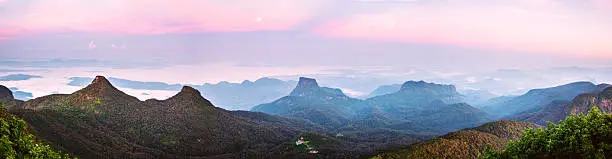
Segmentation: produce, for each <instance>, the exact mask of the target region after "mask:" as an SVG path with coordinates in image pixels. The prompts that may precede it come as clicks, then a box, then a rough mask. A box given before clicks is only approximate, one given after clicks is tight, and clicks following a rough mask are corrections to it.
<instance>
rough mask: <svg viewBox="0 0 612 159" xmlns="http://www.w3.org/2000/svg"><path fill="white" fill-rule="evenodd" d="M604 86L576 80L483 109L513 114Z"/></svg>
mask: <svg viewBox="0 0 612 159" xmlns="http://www.w3.org/2000/svg"><path fill="white" fill-rule="evenodd" d="M605 87H607V85H605V84H603V85H595V84H593V83H591V82H576V83H570V84H566V85H562V86H557V87H552V88H544V89H534V90H530V91H529V92H527V93H526V94H523V95H521V96H518V97H515V98H512V99H510V100H506V101H501V102H499V103H493V104H487V106H485V107H484V108H483V110H485V111H487V112H488V113H491V114H494V115H498V116H507V115H513V114H517V113H521V112H524V111H527V110H530V109H533V108H537V107H544V106H546V105H548V104H550V103H551V102H553V101H556V100H560V101H569V100H572V99H573V98H574V97H576V96H578V95H580V94H583V93H590V92H597V91H601V90H602V89H604V88H605Z"/></svg>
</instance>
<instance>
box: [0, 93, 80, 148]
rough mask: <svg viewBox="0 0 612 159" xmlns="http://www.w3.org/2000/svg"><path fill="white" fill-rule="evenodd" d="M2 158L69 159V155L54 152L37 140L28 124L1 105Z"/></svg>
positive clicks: (0, 135)
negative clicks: (29, 129)
mask: <svg viewBox="0 0 612 159" xmlns="http://www.w3.org/2000/svg"><path fill="white" fill-rule="evenodd" d="M0 158H7V159H15V158H35V159H39V158H40V159H43V158H44V159H47V158H48V159H68V158H70V157H69V156H68V155H67V154H64V153H61V152H59V151H55V150H53V149H52V148H51V147H50V146H49V145H46V144H43V143H41V142H39V141H37V140H35V138H34V135H32V134H31V133H30V132H29V131H28V125H27V123H26V122H25V121H24V120H22V119H19V118H17V117H15V116H13V115H11V114H9V113H7V110H6V108H4V106H3V104H2V103H0Z"/></svg>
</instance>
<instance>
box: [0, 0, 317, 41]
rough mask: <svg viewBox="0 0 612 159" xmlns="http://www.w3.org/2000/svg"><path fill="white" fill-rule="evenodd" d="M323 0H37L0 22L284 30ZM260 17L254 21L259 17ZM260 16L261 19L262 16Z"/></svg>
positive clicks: (150, 29) (145, 29)
mask: <svg viewBox="0 0 612 159" xmlns="http://www.w3.org/2000/svg"><path fill="white" fill-rule="evenodd" d="M321 2H323V1H322V0H312V1H302V0H258V1H238V0H226V1H216V0H206V1H200V0H176V1H171V0H131V1H124V0H106V1H80V0H38V1H36V2H34V4H32V5H31V6H29V7H27V8H25V10H26V13H27V14H19V15H12V18H10V19H11V20H7V21H5V22H4V23H2V21H0V26H2V25H7V26H11V27H17V28H24V29H28V30H32V31H37V32H62V31H82V32H107V33H119V34H165V33H191V32H219V31H256V30H287V29H291V28H292V27H293V26H295V25H297V24H299V23H301V22H303V21H305V20H308V19H309V18H310V17H311V16H312V14H313V11H314V10H315V9H316V8H317V7H318V6H319V5H320V4H321ZM258 19H259V20H258ZM261 19H265V21H262V20H261Z"/></svg>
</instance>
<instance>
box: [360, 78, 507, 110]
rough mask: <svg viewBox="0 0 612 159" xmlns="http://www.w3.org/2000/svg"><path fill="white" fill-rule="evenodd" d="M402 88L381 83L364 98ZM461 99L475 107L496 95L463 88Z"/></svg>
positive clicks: (480, 105) (400, 85)
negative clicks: (381, 84)
mask: <svg viewBox="0 0 612 159" xmlns="http://www.w3.org/2000/svg"><path fill="white" fill-rule="evenodd" d="M401 88H402V84H392V85H383V86H380V87H378V88H376V89H375V90H374V91H372V93H370V94H369V95H367V96H366V98H372V97H376V96H382V95H386V94H392V93H395V92H397V91H399V90H400V89H401ZM460 94H462V95H463V101H464V102H465V103H468V104H470V105H472V106H475V107H482V104H485V103H487V102H488V100H490V99H492V98H495V97H497V95H495V94H493V93H491V92H489V91H486V90H473V89H468V90H463V91H461V93H460Z"/></svg>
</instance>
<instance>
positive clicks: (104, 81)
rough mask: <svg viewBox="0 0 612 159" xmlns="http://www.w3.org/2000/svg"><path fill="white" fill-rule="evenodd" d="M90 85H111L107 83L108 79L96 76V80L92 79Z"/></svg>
mask: <svg viewBox="0 0 612 159" xmlns="http://www.w3.org/2000/svg"><path fill="white" fill-rule="evenodd" d="M91 84H92V85H106V86H110V85H111V83H110V81H108V79H106V77H104V76H96V78H94V80H93V81H92V82H91Z"/></svg>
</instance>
